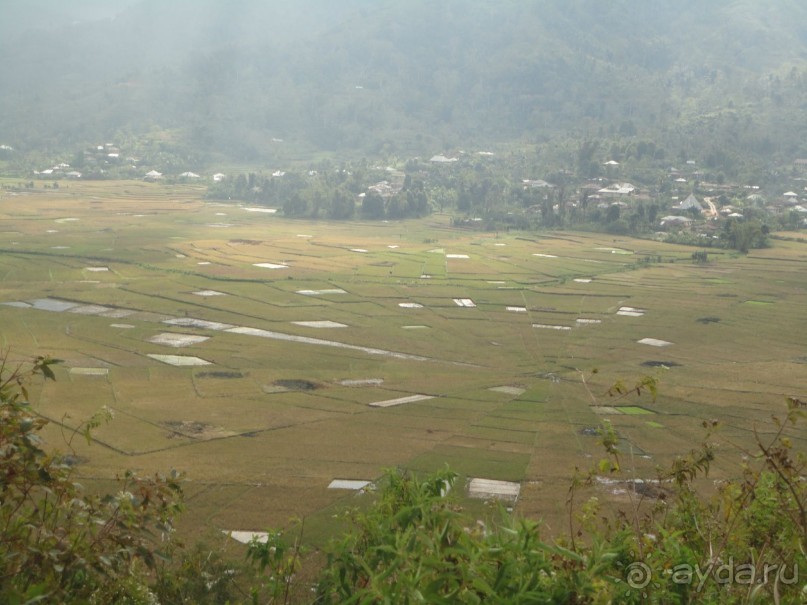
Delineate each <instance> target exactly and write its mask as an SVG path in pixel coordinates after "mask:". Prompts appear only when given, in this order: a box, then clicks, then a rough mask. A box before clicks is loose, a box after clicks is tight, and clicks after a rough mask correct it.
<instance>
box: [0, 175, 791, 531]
mask: <svg viewBox="0 0 807 605" xmlns="http://www.w3.org/2000/svg"><path fill="white" fill-rule="evenodd" d="M203 195H204V188H203V187H202V188H200V187H196V188H194V187H189V186H170V185H164V184H158V183H141V182H98V183H94V182H89V183H70V184H69V186H66V187H62V188H61V189H58V190H44V189H42V190H37V191H36V192H27V193H22V192H19V193H15V192H12V191H8V190H5V191H2V192H1V193H0V303H2V304H0V345H2V347H3V348H4V349H7V350H8V355H9V357H10V358H11V359H13V360H24V359H26V358H30V357H31V356H34V355H40V354H42V355H51V356H53V357H56V358H59V359H61V360H63V363H61V364H60V365H58V366H57V367H56V369H55V371H56V374H57V380H56V381H55V382H48V383H46V384H41V383H36V384H35V385H33V388H32V389H31V396H32V401H33V403H34V406H35V409H36V410H37V411H38V412H39V413H41V414H42V415H44V416H46V417H47V418H49V419H51V420H52V421H53V422H52V424H51V426H50V428H49V430H48V433H47V437H48V440H49V444H50V446H51V447H53V448H55V449H58V450H61V451H63V452H64V451H69V450H70V449H71V448H72V449H73V450H74V454H75V460H76V461H77V463H78V464H77V466H76V473H77V476H78V477H79V478H80V480H81V481H83V482H86V483H87V484H89V485H98V486H104V485H106V482H108V481H109V480H111V479H112V478H114V477H115V476H116V474H120V473H121V472H122V471H123V470H125V469H132V470H135V471H137V472H139V473H142V474H150V473H154V472H167V471H169V470H171V469H176V470H179V471H181V472H182V473H184V474H185V477H186V482H185V487H186V494H187V499H186V503H187V512H186V513H185V516H184V517H183V524H184V525H185V528H186V529H187V530H188V531H203V530H211V529H212V530H215V531H219V530H221V531H246V532H250V531H260V530H262V529H265V528H267V527H277V526H287V525H289V524H290V523H291V522H292V521H291V520H292V519H306V521H307V523H308V524H309V526H310V527H312V528H319V529H314V530H312V531H314V534H315V535H316V533H317V532H320V533H321V534H322V535H324V534H327V531H328V526H329V524H330V523H331V522H330V519H331V517H332V515H333V514H334V512H335V511H336V510H338V509H339V508H340V507H342V506H345V505H349V504H350V503H351V502H352V499H353V498H355V494H356V492H355V490H356V489H359V488H365V487H366V485H367V484H368V482H369V484H372V482H373V481H374V480H376V479H378V477H379V476H380V475H381V474H382V472H383V469H385V468H390V467H401V468H406V469H411V470H413V471H433V470H436V469H440V468H443V467H445V465H449V466H450V467H451V468H452V469H453V470H455V471H457V472H459V473H460V475H461V479H462V481H461V482H460V485H461V486H463V489H465V490H466V491H465V492H463V493H465V494H468V495H470V496H477V497H480V498H482V499H497V498H500V499H503V500H504V501H506V502H507V503H508V505H510V506H513V507H514V508H515V510H516V511H517V512H519V513H520V514H523V515H527V516H531V517H541V518H543V519H545V520H546V522H547V524H548V527H549V530H550V531H552V530H553V527H555V526H557V525H558V524H560V523H561V518H562V517H563V515H564V514H565V513H564V511H565V496H566V491H567V488H568V486H569V480H570V477H571V475H572V473H573V472H574V469H575V467H579V468H589V467H591V466H593V465H594V464H595V463H596V460H597V459H598V457H599V456H600V453H601V451H600V450H601V446H599V445H598V443H597V436H596V432H595V430H594V429H595V428H596V427H597V426H598V425H599V424H600V423H601V422H603V420H606V419H607V420H609V421H610V422H611V423H612V424H613V426H614V427H615V428H616V430H617V431H618V433H619V435H620V437H621V438H622V440H623V441H622V448H623V451H624V455H625V457H626V460H628V464H629V466H630V467H631V468H632V469H634V472H635V473H636V474H637V475H639V476H645V475H646V476H652V469H653V468H654V467H655V466H656V465H664V464H666V463H669V462H670V461H671V460H672V459H673V458H674V457H675V456H676V455H679V454H683V453H686V452H687V451H689V449H690V448H692V447H694V446H695V445H696V444H697V443H698V442H699V439H700V438H701V437H702V435H703V430H702V428H701V424H702V422H703V421H704V420H710V419H717V420H719V421H720V423H721V427H722V428H721V430H720V432H719V433H718V435H717V437H716V439H717V440H718V441H719V442H720V443H722V444H723V445H722V449H723V450H724V453H723V455H721V456H720V457H719V458H718V460H717V462H716V466H715V473H716V476H719V475H720V474H721V473H723V474H726V473H733V472H735V469H736V464H737V462H738V460H739V458H740V454H741V452H740V448H741V447H743V446H751V445H752V444H753V434H754V430H755V429H756V430H757V431H758V432H759V434H760V435H762V436H764V435H766V434H769V433H770V432H771V431H772V425H771V423H770V422H769V420H770V417H771V415H772V414H775V413H781V412H782V410H783V409H784V398H785V397H786V396H796V397H805V396H807V344H806V341H805V335H807V325H806V324H805V322H806V321H807V319H805V317H806V316H805V313H804V309H805V308H807V292H805V285H804V284H805V282H804V276H805V275H807V244H805V243H803V242H799V241H797V240H795V239H793V238H791V241H775V242H774V246H773V247H771V248H768V249H765V250H756V251H753V252H752V253H751V254H748V255H747V256H742V255H734V254H730V253H728V252H724V251H715V252H714V253H713V252H711V251H710V253H709V262H708V263H707V264H705V265H698V264H693V263H692V261H691V254H692V252H693V251H694V250H695V249H694V248H686V247H681V246H672V245H666V244H662V243H658V242H654V241H648V240H633V239H627V238H621V239H614V238H613V237H609V236H605V235H602V234H587V233H551V234H549V233H547V234H538V233H524V232H520V233H515V232H513V233H475V232H468V231H463V230H458V229H453V228H451V226H450V224H451V222H450V218H449V217H448V216H444V215H433V216H431V217H428V218H427V219H423V220H417V221H407V222H383V223H369V222H368V223H361V222H351V223H326V222H311V221H297V220H287V219H284V218H282V217H280V216H277V215H275V214H274V213H272V212H266V211H256V209H255V208H251V207H249V206H246V205H239V204H238V203H236V202H231V203H216V202H210V201H205V200H204V199H203ZM259 210H266V209H259ZM645 259H652V261H653V262H650V263H647V262H643V261H644V260H645ZM659 261H660V262H659ZM644 376H655V377H657V378H658V379H659V395H658V397H657V398H656V399H655V400H653V399H652V398H650V397H649V396H642V397H636V396H630V397H625V398H610V397H608V395H607V391H608V389H609V387H610V386H611V385H613V384H614V383H615V382H616V381H617V380H622V381H624V382H625V383H626V384H629V385H630V384H633V383H635V382H636V381H638V380H640V379H641V378H642V377H644ZM103 406H106V407H107V408H109V409H110V410H111V411H112V412H113V413H114V420H112V422H110V423H108V424H105V425H103V426H101V427H99V428H98V429H97V430H96V431H95V433H94V436H95V440H94V442H93V443H92V444H91V445H87V444H86V443H84V442H83V441H82V440H80V439H73V440H72V442H70V445H68V441H70V434H71V430H72V429H75V428H76V427H78V426H79V425H80V424H81V423H82V422H83V421H85V420H87V419H88V418H89V417H90V416H92V414H94V413H95V412H97V411H98V410H99V409H100V408H101V407H103ZM795 443H796V447H798V448H804V446H805V442H804V440H803V439H800V438H799V436H798V435H797V436H796V438H795Z"/></svg>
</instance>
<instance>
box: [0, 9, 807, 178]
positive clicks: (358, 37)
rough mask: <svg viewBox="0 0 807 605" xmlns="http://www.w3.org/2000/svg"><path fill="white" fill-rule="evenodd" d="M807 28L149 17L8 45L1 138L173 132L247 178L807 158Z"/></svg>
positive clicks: (773, 23)
mask: <svg viewBox="0 0 807 605" xmlns="http://www.w3.org/2000/svg"><path fill="white" fill-rule="evenodd" d="M0 11H2V9H0ZM805 17H807V8H805V7H804V6H803V5H802V4H801V3H798V2H777V3H774V4H771V5H763V4H761V3H759V2H754V1H751V0H743V1H731V2H730V1H728V0H721V1H716V2H709V3H698V2H693V1H687V2H660V3H655V2H654V3H639V4H638V5H637V3H635V2H627V1H619V2H595V1H593V0H575V1H574V2H566V1H563V2H561V1H560V0H551V1H544V2H537V1H533V2H517V1H513V0H509V1H506V2H497V3H483V2H460V1H458V0H448V1H446V2H440V3H433V2H425V1H419V2H407V3H396V2H368V1H366V0H356V1H354V2H349V3H336V4H334V3H324V2H316V1H313V0H312V1H310V2H305V3H298V4H296V5H294V6H289V5H288V4H287V3H284V4H283V5H282V6H281V4H279V3H271V2H270V3H259V2H255V1H245V2H241V3H239V4H238V5H237V6H231V5H227V6H226V7H224V6H223V5H221V4H220V3H215V2H172V3H170V5H166V4H165V3H154V2H140V3H138V4H135V5H133V6H131V7H130V8H129V9H128V10H126V11H124V12H123V13H121V14H119V15H118V16H117V18H116V19H115V20H114V21H111V22H110V21H102V22H81V23H78V24H75V25H72V26H70V27H64V28H60V29H56V30H55V31H54V30H52V29H51V30H48V31H36V30H31V29H28V30H25V31H24V32H20V33H19V34H18V35H12V36H8V37H6V38H4V39H3V40H2V42H0V52H2V54H3V56H6V57H12V58H13V60H10V61H4V62H3V63H2V65H0V80H2V81H3V82H4V86H3V92H2V93H0V109H2V111H0V132H2V133H3V134H2V136H3V137H4V138H6V139H8V140H7V141H6V142H7V143H8V144H10V145H13V146H14V147H16V148H18V149H21V150H24V149H32V148H37V147H39V148H41V147H48V148H51V149H59V148H62V149H63V148H64V147H66V146H75V145H80V144H86V143H89V142H97V141H105V140H108V139H114V140H121V139H122V138H125V137H132V136H134V137H140V136H143V135H145V134H148V133H153V132H155V131H157V132H171V133H173V135H172V136H173V140H172V141H171V142H172V144H174V145H175V146H176V147H180V148H182V147H184V148H187V149H189V150H190V149H192V150H194V152H197V153H203V154H205V155H206V157H207V158H221V157H228V158H231V159H235V160H237V161H244V160H249V161H265V160H267V159H272V158H279V157H285V158H288V157H294V156H295V155H299V154H309V153H313V152H315V151H317V150H330V151H340V152H350V153H353V154H354V155H355V154H357V153H361V154H367V155H384V154H388V153H399V154H406V153H414V154H422V153H430V152H435V151H438V150H440V149H447V148H452V147H465V146H476V147H478V148H481V147H485V146H491V145H503V144H512V143H516V144H549V143H551V144H552V145H554V144H555V143H556V142H557V140H558V139H563V138H567V137H572V138H575V139H578V140H579V139H581V138H585V137H587V136H601V137H608V138H611V137H615V136H637V135H638V136H641V137H644V138H648V139H650V140H653V141H654V142H655V143H656V144H657V145H659V146H661V147H665V148H667V149H668V150H670V151H671V152H672V153H673V154H677V153H678V151H679V150H685V151H687V152H688V153H692V154H696V155H700V156H706V155H709V154H710V153H711V154H712V155H713V156H715V157H717V156H719V155H720V154H721V153H722V154H724V155H725V156H726V157H725V158H722V159H720V158H718V159H717V161H721V162H723V163H724V164H725V165H726V167H727V169H736V168H737V165H738V164H742V163H743V162H750V161H751V158H752V156H755V158H754V161H757V162H759V161H761V162H763V163H764V161H765V158H767V157H770V156H773V157H790V158H791V159H792V158H793V157H798V156H802V155H807V151H805V150H804V148H803V143H802V141H803V140H804V139H805V137H804V136H803V134H804V133H803V132H802V128H803V126H802V125H803V124H805V123H807V120H804V119H803V117H804V115H803V111H804V110H803V107H802V104H801V102H800V101H799V99H800V98H801V97H802V96H803V94H804V90H805V86H807V84H806V83H805V82H807V77H805V64H804V60H805V57H806V56H807V42H806V41H807V37H806V36H805V25H804V24H805V23H807V19H805ZM760 156H763V157H762V158H761V157H760Z"/></svg>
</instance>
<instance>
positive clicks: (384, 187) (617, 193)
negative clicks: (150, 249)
mask: <svg viewBox="0 0 807 605" xmlns="http://www.w3.org/2000/svg"><path fill="white" fill-rule="evenodd" d="M0 151H7V152H11V151H13V148H12V147H11V146H9V145H0ZM464 155H466V154H465V153H464V152H459V153H458V154H453V155H443V154H438V155H434V156H432V157H431V158H430V159H429V162H430V163H431V164H436V165H440V164H443V165H445V164H448V165H451V164H454V163H456V162H458V161H459V160H460V157H461V156H464ZM477 155H479V156H493V155H494V153H493V152H489V151H480V152H477ZM458 156H460V157H458ZM84 157H85V159H86V160H88V161H90V162H92V163H94V164H96V165H98V164H107V165H112V164H122V163H126V164H128V165H129V166H128V167H129V168H131V169H133V170H136V169H137V164H138V163H139V161H140V160H139V159H138V158H135V157H126V158H124V159H121V151H120V149H119V148H118V147H117V146H116V145H115V144H114V143H106V144H103V145H98V146H97V147H96V148H94V149H92V150H89V151H87V152H85V154H84ZM686 163H687V165H688V166H687V168H689V169H690V170H689V174H686V173H685V172H684V171H680V170H678V169H676V168H670V169H669V177H670V179H671V180H672V182H673V184H674V185H675V186H676V187H678V189H679V191H684V192H685V191H686V189H687V188H688V184H689V183H690V181H693V180H699V179H700V177H702V176H703V175H702V174H701V173H700V172H698V171H697V169H696V167H695V165H696V162H695V161H693V160H688V161H687V162H686ZM603 166H604V167H605V170H606V172H607V173H608V175H609V176H611V177H617V175H618V173H619V171H620V163H619V162H617V161H616V160H608V161H606V162H604V163H603ZM793 166H794V169H802V170H803V169H805V168H807V159H797V160H795V161H794V163H793ZM395 172H398V171H395ZM34 174H36V175H37V176H40V177H45V178H57V177H62V178H67V179H79V178H81V177H82V173H81V172H79V171H78V170H70V165H69V164H66V163H64V162H62V163H59V164H56V165H54V166H52V167H50V168H46V169H45V170H41V171H34ZM284 174H285V172H283V171H280V170H278V171H275V172H273V173H272V176H274V177H281V176H283V175H284ZM163 176H164V175H163V173H161V172H159V171H157V170H150V171H148V172H146V173H145V174H144V175H143V176H142V178H143V179H144V180H146V181H158V180H160V179H162V178H163ZM396 176H398V177H400V178H397V179H394V182H392V183H390V182H388V181H382V182H381V183H376V184H373V185H370V186H369V187H368V191H370V192H377V193H379V194H381V195H382V196H383V197H386V196H389V195H392V194H395V193H397V191H398V190H400V188H401V187H402V185H403V176H404V175H403V173H399V174H397V175H396ZM177 177H178V178H181V179H185V180H195V179H199V178H201V176H200V175H199V174H197V173H195V172H191V171H186V172H182V173H180V174H178V175H177ZM177 177H174V178H177ZM687 177H689V178H687ZM210 178H211V179H212V180H213V181H214V182H219V181H222V180H223V179H225V178H226V175H225V174H223V173H221V172H219V173H216V174H213V175H212V176H211V177H210ZM395 181H397V182H395ZM608 181H614V182H610V184H605V183H606V182H608ZM603 185H604V186H603ZM522 186H523V187H525V188H535V189H539V188H546V189H551V188H554V187H555V186H554V185H553V184H551V183H549V182H547V181H544V180H541V179H524V180H523V181H522ZM709 189H710V190H711V191H712V193H713V195H712V196H709V195H704V196H703V200H702V201H701V200H699V199H698V198H697V197H696V196H695V194H694V193H690V194H689V195H688V196H686V197H685V199H683V201H679V197H678V196H675V195H673V196H672V197H671V199H672V201H673V205H672V206H671V207H670V210H672V211H673V212H674V213H675V214H670V215H668V216H663V217H662V218H661V220H660V226H661V228H662V229H673V228H681V227H686V226H687V225H689V224H691V223H692V222H693V221H694V220H695V218H696V217H700V218H704V219H712V220H714V219H718V218H721V217H722V218H734V219H742V218H743V214H742V213H741V212H740V210H741V208H735V207H733V206H731V205H724V206H722V207H718V204H715V202H714V201H713V200H717V199H718V198H719V197H720V196H721V195H722V194H725V193H731V194H732V196H733V197H735V198H737V187H736V186H732V185H710V186H709ZM744 189H749V190H752V191H751V192H750V194H749V195H747V196H746V197H745V201H746V202H747V203H748V204H752V205H754V206H756V207H759V208H761V209H764V210H765V211H767V212H769V213H773V214H783V213H785V212H796V213H798V214H799V215H802V216H803V219H802V220H801V224H802V225H803V226H807V201H803V200H802V199H800V195H799V193H797V192H795V191H787V192H785V193H783V194H782V195H781V196H780V197H777V198H776V199H765V198H763V197H762V196H761V195H760V194H759V192H758V190H759V187H758V186H754V185H746V186H744ZM804 189H805V191H807V187H805V188H804ZM580 193H581V195H583V196H584V197H585V199H586V200H587V202H588V203H595V204H597V206H598V207H599V208H603V209H605V208H609V207H611V206H615V205H616V206H619V207H622V208H627V207H629V205H630V204H629V203H628V201H629V200H631V201H636V200H642V199H645V200H646V201H651V198H650V196H649V195H647V192H642V191H640V189H639V188H638V187H636V186H635V185H633V184H631V183H628V182H620V181H617V180H615V178H611V179H606V178H599V179H595V180H593V181H590V182H588V183H585V184H583V185H582V186H581V187H580ZM363 195H364V194H362V196H363Z"/></svg>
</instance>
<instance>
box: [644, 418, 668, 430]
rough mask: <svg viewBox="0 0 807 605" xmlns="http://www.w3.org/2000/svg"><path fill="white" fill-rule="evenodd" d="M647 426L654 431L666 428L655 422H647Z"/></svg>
mask: <svg viewBox="0 0 807 605" xmlns="http://www.w3.org/2000/svg"><path fill="white" fill-rule="evenodd" d="M645 424H646V425H647V426H649V427H651V428H654V429H663V428H664V425H663V424H660V423H658V422H653V421H652V420H650V421H648V422H645Z"/></svg>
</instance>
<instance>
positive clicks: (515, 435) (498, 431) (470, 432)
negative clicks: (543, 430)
mask: <svg viewBox="0 0 807 605" xmlns="http://www.w3.org/2000/svg"><path fill="white" fill-rule="evenodd" d="M463 434H464V435H467V436H469V437H474V438H477V439H481V440H488V441H492V442H496V443H515V444H520V445H528V446H532V445H533V444H534V443H535V432H533V431H516V430H509V429H503V428H496V427H491V426H483V425H473V426H470V427H468V428H467V429H466V430H465V431H463Z"/></svg>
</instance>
